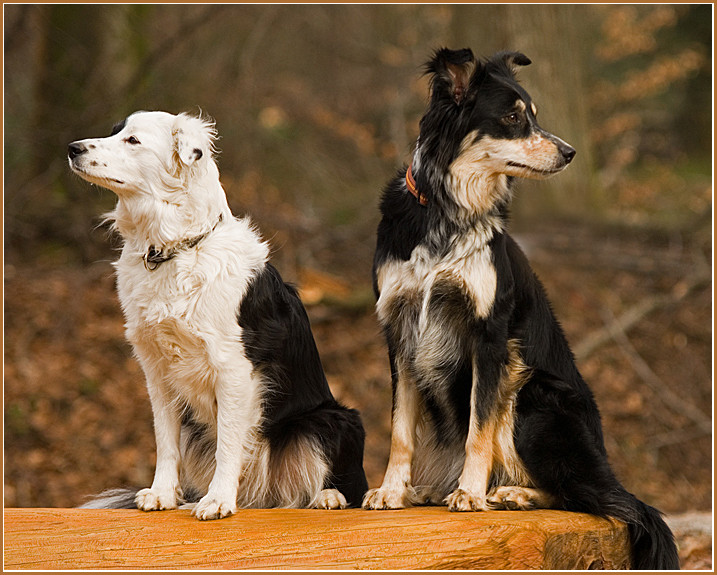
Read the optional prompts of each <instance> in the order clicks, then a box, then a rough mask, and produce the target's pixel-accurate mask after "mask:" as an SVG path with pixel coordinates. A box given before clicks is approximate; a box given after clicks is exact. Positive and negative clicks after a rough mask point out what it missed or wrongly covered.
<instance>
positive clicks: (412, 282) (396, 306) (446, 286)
mask: <svg viewBox="0 0 717 575" xmlns="http://www.w3.org/2000/svg"><path fill="white" fill-rule="evenodd" d="M502 240H503V238H502V234H497V235H496V236H495V237H493V234H492V233H491V234H486V232H485V231H484V230H481V229H475V230H472V231H471V232H469V233H467V234H463V235H461V236H460V237H456V238H452V239H451V240H450V241H449V242H447V245H449V246H450V249H449V250H447V251H446V252H445V253H444V254H442V255H439V254H436V253H435V252H434V251H433V250H431V249H430V247H429V246H427V245H426V244H425V243H420V244H418V245H417V246H416V247H415V248H414V249H413V251H412V252H411V257H410V258H409V259H408V260H402V259H400V258H395V257H388V258H387V259H386V260H385V261H383V262H377V264H376V267H375V279H376V286H377V290H378V292H379V293H380V297H379V300H378V303H377V313H378V318H379V321H380V322H381V324H382V325H383V327H384V330H385V332H386V335H387V337H388V340H389V345H390V346H391V348H392V351H393V355H394V357H395V360H394V362H395V363H396V365H395V366H394V369H398V370H404V371H407V372H408V373H409V375H410V377H411V379H412V380H413V381H414V383H415V385H416V386H417V387H418V389H419V390H420V392H421V395H422V397H423V402H424V406H425V408H426V409H427V411H428V412H429V414H431V416H432V420H433V422H434V424H435V425H436V426H437V427H438V428H439V429H438V431H439V433H438V435H439V437H440V438H441V439H442V440H449V439H455V440H463V439H464V437H465V434H466V433H467V428H468V420H469V414H470V394H471V384H472V381H473V377H474V372H475V371H476V370H478V371H481V372H483V373H486V372H488V371H491V370H494V368H493V365H494V364H495V359H496V358H495V357H493V356H491V357H488V356H486V355H484V353H483V352H484V351H490V350H478V352H479V353H478V354H476V351H477V350H475V349H474V346H473V345H472V342H473V341H474V338H473V337H472V336H471V334H475V333H476V332H481V333H486V334H488V333H491V332H494V331H498V332H503V331H505V326H502V327H501V326H500V325H498V324H496V320H498V323H500V318H498V317H497V316H496V314H495V312H496V303H497V302H499V303H500V302H503V301H504V300H505V296H506V293H505V292H506V286H505V282H504V281H503V277H504V276H505V275H506V272H507V273H508V274H509V273H510V272H509V270H499V269H497V268H496V264H498V265H499V266H500V267H503V266H502V265H501V264H502V263H503V262H502V258H497V260H496V258H495V250H496V248H497V247H498V248H499V247H501V246H502V243H503V241H502ZM499 271H501V273H499ZM499 278H501V281H499ZM498 307H502V306H500V305H499V306H498ZM503 337H505V336H503ZM503 337H499V339H503ZM499 361H500V362H502V363H506V362H507V361H508V356H507V354H505V353H504V354H503V355H502V356H501V357H500V358H499ZM496 375H497V374H496ZM494 382H495V378H494V377H488V376H486V382H485V385H482V386H481V392H484V393H486V394H487V395H489V396H492V395H493V394H494V393H495V392H496V390H495V389H494V387H495V386H494V385H493V384H494ZM495 383H497V382H495Z"/></svg>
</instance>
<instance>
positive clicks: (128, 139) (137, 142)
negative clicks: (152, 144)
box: [124, 136, 140, 146]
mask: <svg viewBox="0 0 717 575" xmlns="http://www.w3.org/2000/svg"><path fill="white" fill-rule="evenodd" d="M124 141H125V142H127V143H128V144H132V145H133V146H134V145H136V144H139V143H140V142H139V140H138V139H137V138H135V137H134V136H130V137H129V138H125V140H124Z"/></svg>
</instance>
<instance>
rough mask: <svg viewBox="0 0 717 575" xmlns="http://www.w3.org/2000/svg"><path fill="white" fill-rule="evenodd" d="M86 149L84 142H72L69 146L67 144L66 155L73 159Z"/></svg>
mask: <svg viewBox="0 0 717 575" xmlns="http://www.w3.org/2000/svg"><path fill="white" fill-rule="evenodd" d="M86 151H87V148H86V147H85V145H84V144H82V143H80V142H72V143H71V144H70V145H69V146H67V157H68V158H70V159H71V160H73V159H74V158H76V157H77V156H80V155H82V154H84V153H85V152H86Z"/></svg>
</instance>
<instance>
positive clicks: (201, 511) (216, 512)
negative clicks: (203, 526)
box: [192, 493, 237, 521]
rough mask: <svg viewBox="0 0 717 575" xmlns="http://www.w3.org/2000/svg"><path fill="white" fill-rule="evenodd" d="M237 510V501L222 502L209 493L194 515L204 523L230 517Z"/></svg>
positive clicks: (197, 506) (201, 501)
mask: <svg viewBox="0 0 717 575" xmlns="http://www.w3.org/2000/svg"><path fill="white" fill-rule="evenodd" d="M236 510H237V505H236V501H235V500H228V501H222V500H221V499H219V498H218V497H215V496H213V495H212V494H210V493H207V494H206V495H205V496H204V497H202V498H201V499H200V500H199V503H197V505H196V506H195V507H194V510H193V511H192V515H194V516H195V517H196V518H197V519H201V520H202V521H208V520H210V519H222V518H224V517H229V516H230V515H231V514H232V513H236Z"/></svg>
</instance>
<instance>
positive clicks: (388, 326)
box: [363, 49, 679, 569]
mask: <svg viewBox="0 0 717 575" xmlns="http://www.w3.org/2000/svg"><path fill="white" fill-rule="evenodd" d="M529 63H530V60H529V59H528V58H527V57H526V56H524V55H523V54H520V53H507V52H506V53H500V54H497V55H496V56H494V57H493V58H491V59H489V60H487V61H478V60H476V59H475V58H474V57H473V54H472V52H471V51H470V50H468V49H465V50H457V51H452V50H448V49H442V50H439V51H438V52H436V54H435V55H434V58H433V59H432V60H431V61H430V62H429V63H428V64H427V72H428V73H429V74H430V77H431V99H430V103H429V104H428V109H427V111H426V113H425V115H424V116H423V118H422V120H421V123H420V135H419V138H418V143H417V145H416V148H415V152H414V155H413V161H412V164H411V165H410V166H409V167H408V169H407V170H401V171H400V172H399V173H398V175H397V177H396V178H394V179H393V180H392V181H391V182H390V183H389V184H388V186H387V188H386V189H385V191H384V195H383V199H382V203H381V212H382V216H383V217H382V220H381V222H380V224H379V226H378V240H377V247H376V254H375V259H374V287H375V290H376V294H377V297H378V301H377V304H376V309H377V314H378V318H379V320H380V322H381V324H382V327H383V330H384V333H385V336H386V339H387V342H388V350H389V358H390V364H391V372H392V383H393V419H392V433H391V435H392V437H391V451H390V457H389V463H388V467H387V470H386V474H385V476H384V480H383V484H382V485H381V487H380V488H378V489H372V490H371V491H369V492H368V493H367V494H366V497H365V498H364V501H363V506H364V507H365V508H366V509H396V508H401V507H404V506H408V505H411V504H437V505H439V504H447V505H448V508H449V509H450V510H452V511H480V510H488V509H532V508H556V509H566V510H571V511H581V512H586V513H593V514H595V515H600V516H613V517H616V518H618V519H621V520H623V521H625V522H626V523H627V524H628V527H629V532H630V536H631V540H632V545H633V567H635V568H638V569H656V568H663V569H676V568H679V563H678V557H677V551H676V548H675V544H674V541H673V536H672V533H671V532H670V530H669V528H668V527H667V525H666V524H665V523H664V521H663V520H662V518H661V517H660V514H659V512H658V511H657V510H655V509H654V508H652V507H650V506H648V505H646V504H644V503H643V502H641V501H639V500H638V499H636V498H635V497H634V496H633V495H631V494H630V493H628V492H627V491H626V490H625V489H624V488H623V486H622V485H621V484H620V483H619V481H618V480H617V479H616V478H615V476H614V474H613V472H612V470H611V469H610V466H609V464H608V460H607V455H606V451H605V447H604V444H603V435H602V429H601V422H600V415H599V413H598V409H597V406H596V404H595V401H594V399H593V395H592V393H591V391H590V389H589V388H588V386H587V385H586V384H585V382H584V381H583V379H582V377H581V376H580V374H579V373H578V370H577V368H576V366H575V362H574V360H573V355H572V352H571V350H570V348H569V346H568V343H567V341H566V339H565V337H564V335H563V332H562V329H561V327H560V325H559V324H558V321H557V320H556V319H555V317H554V315H553V312H552V310H551V307H550V304H549V302H548V300H547V298H546V296H545V293H544V291H543V287H542V285H541V284H540V282H539V280H538V279H537V278H536V276H535V275H534V274H533V272H532V270H531V268H530V265H529V263H528V261H527V260H526V258H525V256H524V255H523V253H522V252H521V250H520V248H519V247H518V246H517V244H516V243H515V241H514V240H513V239H512V238H511V237H510V236H509V235H508V233H507V232H506V225H507V213H508V206H509V203H510V201H511V183H512V178H514V177H528V178H544V177H547V176H550V175H552V174H556V173H558V172H560V171H561V170H563V169H564V168H565V167H566V166H567V165H568V164H569V163H570V161H571V160H572V159H573V156H574V155H575V150H573V148H571V147H570V146H569V145H568V144H566V143H565V142H564V141H562V140H560V139H559V138H557V137H555V136H554V135H552V134H549V133H547V132H546V131H544V130H543V129H542V128H540V126H538V123H537V121H536V118H535V116H536V113H537V110H536V107H535V105H534V104H533V102H532V100H531V98H530V96H529V95H528V94H527V93H526V91H525V90H524V89H523V88H521V87H520V85H519V84H518V83H517V82H516V80H515V76H514V70H515V68H514V67H515V66H516V65H518V66H523V65H527V64H529Z"/></svg>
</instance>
